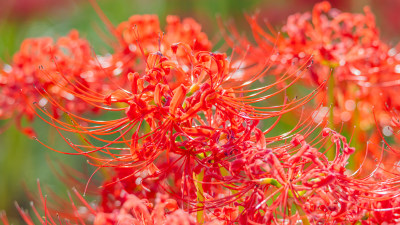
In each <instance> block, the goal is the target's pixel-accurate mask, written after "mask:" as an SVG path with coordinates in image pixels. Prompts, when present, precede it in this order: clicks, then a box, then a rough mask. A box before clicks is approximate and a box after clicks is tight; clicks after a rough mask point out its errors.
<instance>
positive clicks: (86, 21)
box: [0, 0, 400, 224]
mask: <svg viewBox="0 0 400 225" xmlns="http://www.w3.org/2000/svg"><path fill="white" fill-rule="evenodd" d="M98 2H99V5H100V6H101V8H102V9H103V11H104V12H105V14H106V15H107V17H108V18H109V19H110V20H111V22H112V23H113V24H114V25H116V24H118V23H120V22H122V21H124V20H127V19H128V18H129V16H131V15H133V14H158V15H159V17H160V22H161V24H162V25H163V24H164V20H165V17H166V15H169V14H174V15H179V16H180V17H182V18H183V17H189V16H190V17H194V18H195V19H196V20H197V21H199V22H200V23H201V24H202V25H203V30H204V31H205V32H206V33H207V34H209V37H210V39H211V40H213V37H215V38H216V39H217V40H218V27H217V26H216V22H215V21H216V20H215V18H216V16H217V15H220V16H221V17H222V18H223V19H224V20H225V21H228V20H230V19H234V21H235V24H236V25H237V26H238V27H239V28H238V29H239V30H248V26H247V25H246V22H245V20H244V17H243V15H244V13H250V14H251V13H254V12H259V13H260V15H261V16H262V17H264V18H267V19H268V20H269V21H270V22H271V23H272V24H273V25H274V26H281V25H282V24H284V22H285V19H286V17H287V16H288V15H290V14H292V13H294V12H304V11H306V10H307V11H309V10H311V9H312V5H313V4H314V3H315V2H316V1H313V0H285V1H276V0H274V1H271V0H268V1H261V0H246V1H245V0H241V1H232V0H201V1H190V0H170V1H167V0H146V1H143V0H99V1H98ZM143 2H145V3H143ZM396 2H399V3H396ZM332 4H333V5H334V6H336V7H337V8H339V9H342V10H348V11H354V12H361V11H362V7H363V6H364V5H371V8H372V11H373V12H374V13H375V14H377V15H378V16H377V19H378V24H379V26H380V28H381V30H382V34H383V37H384V39H385V40H387V41H389V42H392V43H396V42H397V41H398V39H396V37H399V35H398V34H399V31H400V22H397V21H400V20H398V19H397V12H398V11H399V10H400V1H390V0H383V1H378V0H371V1H365V0H356V1H355V0H353V1H350V0H337V1H332ZM396 4H397V5H396ZM393 11H394V12H393ZM380 15H385V17H383V16H380ZM71 29H77V30H78V31H79V32H80V34H81V36H82V37H84V38H86V39H88V40H89V42H90V43H91V44H92V46H93V47H94V50H95V51H96V52H97V53H99V54H102V53H105V52H107V51H108V50H109V47H108V46H107V45H106V44H105V43H104V42H103V41H102V39H101V38H100V37H99V36H100V35H99V32H98V31H99V29H101V30H102V31H103V32H106V29H105V28H104V26H103V23H102V22H101V21H100V19H99V18H98V16H97V14H96V13H95V12H94V10H93V9H92V7H91V5H90V4H89V3H88V2H87V1H86V0H60V1H57V0H12V1H10V0H0V65H1V64H4V63H5V64H7V62H10V61H11V60H12V55H13V54H14V53H15V52H16V51H17V50H18V49H19V45H20V44H21V42H22V41H23V40H24V38H27V37H40V36H51V37H54V38H57V37H59V36H62V35H66V34H67V33H68V32H69V30H71ZM9 122H10V121H0V125H1V126H0V127H3V128H4V127H5V126H6V125H7V124H8V123H9ZM33 126H34V128H35V130H36V131H37V133H38V134H39V136H42V137H46V136H48V137H49V140H48V143H49V144H50V145H51V146H55V148H56V149H62V148H64V147H66V144H65V143H64V142H63V141H62V140H61V138H60V137H58V136H57V134H54V130H51V129H50V128H49V127H48V126H46V125H45V124H44V123H43V122H42V121H40V120H36V121H35V122H34V124H33ZM49 161H52V162H55V163H54V164H57V162H62V163H64V164H66V165H69V166H71V167H73V168H76V169H78V170H81V169H82V168H87V167H88V166H86V159H85V158H84V157H76V156H75V157H74V156H67V155H60V154H56V153H54V152H52V151H50V150H47V149H46V148H44V147H43V146H41V145H40V144H39V143H38V142H36V141H34V140H32V139H29V138H28V137H26V136H24V135H22V134H20V132H19V131H18V130H17V129H16V128H15V126H11V127H9V128H8V129H7V130H5V131H3V132H2V133H0V210H1V209H4V210H5V211H6V212H7V215H8V218H9V220H10V221H12V222H13V224H20V223H21V219H20V217H19V215H18V213H17V210H16V209H15V207H14V201H17V202H18V203H19V204H20V205H21V206H22V207H23V208H25V209H29V201H30V200H31V199H30V198H29V197H28V196H30V195H37V196H38V194H37V187H36V180H37V179H40V182H41V184H42V186H46V187H49V188H50V189H52V190H54V191H55V192H56V193H57V194H59V195H60V196H62V197H64V198H66V197H67V194H66V193H67V190H70V188H71V187H65V186H64V185H63V184H62V182H60V181H59V179H58V178H57V177H56V176H55V173H54V171H53V170H54V169H53V168H52V167H51V166H50V165H49ZM90 171H93V168H90V167H89V168H88V169H87V172H86V173H88V174H89V173H90Z"/></svg>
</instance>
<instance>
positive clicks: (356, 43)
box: [226, 2, 399, 130]
mask: <svg viewBox="0 0 400 225" xmlns="http://www.w3.org/2000/svg"><path fill="white" fill-rule="evenodd" d="M364 11H365V14H364V15H363V14H352V13H346V12H341V11H339V10H337V9H333V8H331V6H330V3H329V2H321V3H318V4H316V5H315V7H314V9H313V10H312V12H306V13H303V14H300V13H297V14H294V15H292V16H290V17H289V18H288V20H287V23H286V25H285V26H284V27H283V28H282V33H283V34H279V33H278V32H277V31H276V30H275V29H273V28H272V27H271V26H270V25H269V24H267V27H268V29H269V31H270V32H268V31H264V30H263V28H262V26H261V25H260V24H259V23H258V22H257V17H256V16H253V17H248V21H249V23H250V25H251V28H252V31H253V37H254V39H255V41H256V42H257V45H254V44H252V43H251V42H250V41H248V40H246V39H244V38H243V37H241V36H239V35H238V33H237V31H235V29H234V28H230V30H231V36H228V35H226V39H227V43H228V44H230V45H231V46H235V47H239V48H241V49H242V51H241V52H242V53H243V54H244V52H245V50H246V49H248V46H251V48H252V52H253V54H252V55H251V56H249V57H247V60H248V61H249V62H257V61H259V59H260V58H263V56H266V55H267V56H269V54H271V52H276V53H274V54H273V55H272V56H271V60H272V61H274V62H276V66H275V69H276V70H277V71H278V73H276V74H279V72H282V71H285V70H286V68H287V66H288V65H289V66H290V65H292V64H297V65H302V64H303V63H304V62H305V61H306V60H308V58H309V56H310V55H313V61H314V63H313V64H312V66H311V67H310V69H309V70H308V71H307V76H305V77H304V78H305V79H306V82H307V83H316V84H320V83H321V82H322V81H324V80H326V79H328V78H329V75H331V76H332V78H333V80H332V84H334V85H332V86H331V87H329V90H328V91H329V92H332V97H330V98H331V99H327V100H328V101H329V104H334V106H335V108H334V109H333V110H334V113H333V116H334V117H335V121H337V122H338V121H349V120H351V119H352V120H353V121H356V122H355V123H358V120H362V121H361V122H360V123H361V127H362V129H364V130H367V129H369V128H370V127H372V126H373V124H374V122H373V121H374V120H373V118H372V116H371V115H372V114H371V111H370V108H371V105H374V106H375V107H377V108H376V110H378V108H379V109H380V110H382V111H384V110H383V109H384V107H385V105H384V104H383V103H384V102H388V103H389V104H393V106H394V107H396V108H397V107H398V104H397V102H398V101H397V99H396V98H393V97H391V96H393V93H395V92H396V91H397V89H398V88H397V86H398V84H397V83H398V82H397V80H398V79H399V78H398V69H397V70H396V68H397V67H398V66H397V64H398V63H397V61H398V60H397V58H398V57H397V58H396V55H397V50H396V48H392V49H391V48H390V46H388V45H387V44H385V43H383V42H382V41H381V40H380V38H379V32H378V29H377V28H376V25H375V19H374V16H373V14H372V13H371V11H370V9H369V8H368V7H366V8H364ZM252 56H253V58H251V57H252ZM388 87H390V88H388ZM333 98H334V99H333ZM357 106H358V107H357ZM356 108H357V110H356V111H357V112H354V111H355V109H356ZM382 120H385V116H384V117H383V118H382ZM332 122H333V121H332Z"/></svg>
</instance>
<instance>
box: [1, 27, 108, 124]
mask: <svg viewBox="0 0 400 225" xmlns="http://www.w3.org/2000/svg"><path fill="white" fill-rule="evenodd" d="M62 77H64V78H65V79H68V80H73V82H74V83H71V82H70V81H67V80H63V79H62ZM106 77H107V76H106V75H105V74H104V73H102V71H101V67H100V66H99V63H98V62H97V60H96V58H95V57H93V55H92V50H91V47H90V45H89V43H88V42H87V41H86V40H84V39H82V38H80V37H79V34H78V32H77V31H71V32H70V33H69V35H68V36H66V37H61V38H59V39H58V40H57V42H55V43H54V42H53V40H52V39H51V38H34V39H26V40H25V41H24V42H23V43H22V45H21V49H20V51H19V52H17V53H16V54H15V55H14V58H13V62H12V63H11V65H9V66H8V65H7V66H6V69H5V70H3V71H2V74H1V81H2V82H1V86H0V88H1V89H0V91H1V95H0V96H1V97H0V105H1V112H0V118H2V119H4V118H8V117H11V116H13V117H14V118H15V119H16V120H17V125H18V126H20V120H21V118H22V117H23V116H26V117H27V118H28V120H29V121H31V120H33V118H34V112H33V111H32V109H31V108H29V107H26V101H28V102H32V101H36V102H37V104H38V105H41V106H44V105H46V103H47V100H46V99H45V98H43V97H42V96H41V95H40V94H39V93H40V91H45V92H46V93H49V94H51V95H52V97H53V98H54V99H56V100H57V102H58V103H59V104H61V105H63V107H65V109H67V110H68V111H70V112H74V113H77V114H81V113H83V112H87V110H88V104H87V103H85V102H84V101H82V99H78V98H76V96H74V95H72V94H71V93H70V92H68V91H67V90H66V89H63V87H65V86H68V87H69V88H71V89H72V90H74V93H76V94H78V93H80V92H82V91H84V92H86V93H93V92H96V93H97V92H100V93H103V92H105V91H106V90H108V89H109V87H110V85H109V84H107V83H106V82H105V80H104V79H105V78H106ZM55 80H57V83H55V82H54V81H55ZM23 96H25V97H23ZM92 110H93V111H96V109H95V108H92ZM51 111H52V114H53V116H54V117H57V118H58V117H59V113H60V112H59V111H58V110H57V108H54V107H53V108H51Z"/></svg>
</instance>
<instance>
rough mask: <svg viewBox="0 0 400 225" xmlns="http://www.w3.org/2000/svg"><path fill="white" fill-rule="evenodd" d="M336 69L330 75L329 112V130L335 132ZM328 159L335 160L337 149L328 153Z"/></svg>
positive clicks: (332, 69) (331, 70)
mask: <svg viewBox="0 0 400 225" xmlns="http://www.w3.org/2000/svg"><path fill="white" fill-rule="evenodd" d="M334 72H335V69H334V68H333V67H330V75H329V79H328V106H329V107H330V110H329V117H328V121H329V128H331V129H332V130H335V117H334V114H333V109H334V107H335V78H334ZM327 157H328V159H330V160H333V159H334V158H335V149H331V150H329V151H328V152H327Z"/></svg>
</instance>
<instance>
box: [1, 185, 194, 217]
mask: <svg viewBox="0 0 400 225" xmlns="http://www.w3.org/2000/svg"><path fill="white" fill-rule="evenodd" d="M38 187H39V194H40V205H41V206H42V207H43V211H44V214H43V216H42V215H40V213H39V210H38V209H37V208H36V207H35V205H34V204H33V203H31V208H32V210H33V212H34V215H35V216H36V219H37V220H38V221H39V222H40V223H41V224H78V223H79V224H116V223H118V224H138V225H139V224H164V223H165V222H170V223H172V224H182V225H186V224H188V225H189V224H195V222H194V218H193V217H191V216H190V215H189V214H188V213H187V212H184V211H183V210H181V209H179V208H178V205H177V203H176V201H175V200H173V199H169V198H168V196H167V195H162V194H157V197H156V200H155V203H154V204H153V203H150V202H149V201H147V200H145V199H139V198H138V197H136V196H135V195H133V194H129V193H127V192H126V191H124V189H123V188H122V187H121V186H120V187H119V191H118V192H115V193H114V194H118V195H114V196H112V197H113V208H112V209H111V210H109V211H104V210H103V208H102V207H100V206H97V205H95V204H94V203H89V202H87V201H86V200H85V199H84V197H82V196H81V195H80V194H79V193H78V192H77V190H76V189H73V192H74V195H75V197H76V198H77V199H79V203H78V204H77V203H75V202H74V201H73V198H72V196H71V195H69V200H70V202H69V203H68V202H65V201H64V202H62V203H60V204H61V205H59V206H58V208H60V209H61V210H58V209H56V206H51V204H49V202H48V200H47V196H43V194H42V191H41V188H40V185H39V183H38ZM61 206H62V208H61ZM16 207H17V209H18V211H19V213H20V215H21V217H22V218H23V220H24V221H25V222H26V223H27V224H35V222H34V221H35V219H34V218H32V217H31V216H30V215H29V214H28V213H27V212H26V211H25V210H23V209H22V208H21V207H20V206H19V205H18V204H17V203H16ZM1 219H2V221H3V223H4V224H8V223H7V218H6V216H5V214H2V215H1Z"/></svg>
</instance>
